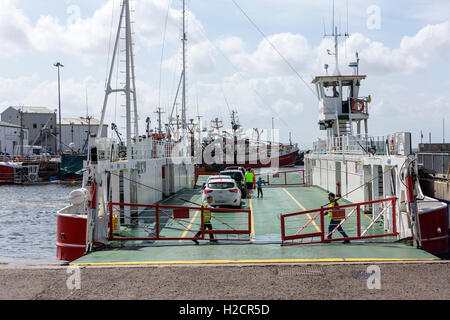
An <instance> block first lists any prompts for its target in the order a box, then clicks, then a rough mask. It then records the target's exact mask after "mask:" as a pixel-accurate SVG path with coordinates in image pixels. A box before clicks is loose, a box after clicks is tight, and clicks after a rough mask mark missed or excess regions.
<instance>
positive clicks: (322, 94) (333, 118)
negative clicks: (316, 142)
mask: <svg viewBox="0 0 450 320" xmlns="http://www.w3.org/2000/svg"><path fill="white" fill-rule="evenodd" d="M365 78H366V76H364V75H350V76H341V75H336V76H318V77H316V78H315V79H314V80H313V82H312V83H313V84H315V86H316V90H317V96H318V98H319V126H320V129H321V130H328V129H332V130H328V131H332V132H330V133H331V135H333V136H342V135H345V134H353V126H352V123H353V122H356V127H357V128H356V130H357V132H356V133H357V134H358V135H359V134H361V121H364V125H365V133H366V134H367V119H368V118H369V113H368V104H369V103H370V96H369V97H364V98H362V97H359V89H360V86H361V81H362V80H364V79H365Z"/></svg>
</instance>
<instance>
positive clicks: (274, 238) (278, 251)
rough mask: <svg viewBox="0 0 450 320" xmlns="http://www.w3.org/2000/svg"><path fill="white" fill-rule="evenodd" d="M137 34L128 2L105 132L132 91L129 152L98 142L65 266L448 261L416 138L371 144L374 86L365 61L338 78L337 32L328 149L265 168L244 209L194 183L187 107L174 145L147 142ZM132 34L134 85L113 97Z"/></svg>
mask: <svg viewBox="0 0 450 320" xmlns="http://www.w3.org/2000/svg"><path fill="white" fill-rule="evenodd" d="M183 12H185V10H184V8H183ZM130 25H131V22H130V4H129V0H123V5H122V7H121V15H120V21H119V28H118V30H119V32H118V34H117V37H116V44H115V49H114V54H113V59H112V63H111V69H110V70H111V72H110V78H109V82H108V86H107V90H106V94H105V101H104V107H103V111H102V117H101V122H102V123H101V124H103V122H104V118H105V113H106V110H107V105H108V96H109V95H110V94H112V93H115V92H122V93H123V94H124V95H125V97H126V102H127V104H126V119H127V134H126V144H125V149H126V150H124V147H123V145H122V143H121V142H117V141H116V140H114V139H112V138H106V137H102V136H101V135H100V134H101V133H100V132H99V133H98V135H97V136H96V137H94V138H92V139H90V141H89V148H88V158H87V160H86V161H85V164H84V169H83V184H82V188H80V189H78V190H75V191H73V192H71V194H70V195H69V200H70V203H71V204H70V205H69V206H67V207H65V208H63V209H61V210H59V211H58V213H57V239H56V247H57V258H58V259H60V260H62V261H68V262H69V263H70V264H72V265H78V266H91V265H97V266H98V265H160V264H172V265H173V264H236V263H238V264H243V263H244V264H245V263H314V262H333V263H334V262H336V263H340V262H354V261H363V262H367V261H377V262H382V261H432V260H439V257H438V255H439V254H441V253H445V252H448V216H447V206H446V204H445V203H443V202H440V201H437V200H435V199H432V198H429V197H426V196H424V195H423V193H422V192H421V189H420V185H419V184H418V179H417V161H416V158H415V157H414V156H413V155H412V154H411V134H410V133H396V134H392V135H387V136H386V137H379V138H375V137H370V136H369V135H368V130H367V128H368V119H369V111H370V109H369V108H370V102H371V97H369V96H367V97H360V95H359V89H360V86H361V83H362V81H363V80H364V79H365V78H366V76H364V75H359V74H358V72H357V66H358V63H356V64H353V65H352V68H353V69H354V72H353V74H352V75H348V76H343V75H341V74H340V72H339V71H338V70H339V69H338V65H339V64H338V52H337V47H338V36H337V30H336V34H334V36H335V42H336V52H335V54H336V72H335V75H332V76H328V75H326V76H317V77H316V78H315V79H314V81H313V84H314V85H315V87H316V92H317V97H318V101H319V128H320V129H322V130H325V131H326V132H327V139H326V140H320V141H318V142H317V143H315V144H314V150H313V151H312V152H311V153H309V154H307V155H305V167H304V168H290V169H286V168H283V169H280V168H279V167H272V168H265V169H260V170H256V179H257V180H259V179H261V180H262V181H263V182H264V185H265V186H264V187H263V195H262V197H257V196H256V193H254V195H253V197H252V198H249V199H243V200H242V201H243V203H242V204H243V206H242V208H240V209H230V208H221V207H216V208H207V209H205V208H204V207H203V206H201V204H202V203H201V199H202V193H203V192H204V191H203V189H202V188H200V187H197V185H202V182H203V181H206V179H207V176H205V175H198V176H196V174H195V163H196V161H195V154H194V156H193V152H192V151H193V150H192V145H190V144H189V140H191V139H190V136H189V134H188V131H187V128H188V126H187V121H186V118H185V111H186V110H185V103H184V102H183V112H182V117H181V126H180V131H178V132H175V133H174V134H171V137H170V139H167V137H158V138H155V137H153V136H152V135H150V134H147V135H144V136H140V135H139V131H138V123H137V101H136V87H135V84H134V61H133V46H132V43H133V42H132V37H131V35H132V34H131V31H130ZM122 27H124V28H123V29H124V30H125V35H126V36H125V41H126V50H125V54H126V56H125V62H126V72H125V76H126V79H125V80H126V81H125V83H126V85H125V88H119V89H113V88H112V87H111V83H112V81H111V75H112V70H114V64H115V61H116V59H117V43H118V41H119V40H120V30H122ZM183 34H185V33H184V30H183ZM182 41H183V44H184V43H185V41H186V36H184V37H183V39H182ZM183 91H184V90H183ZM344 92H347V96H344ZM183 101H185V99H184V98H183ZM133 116H134V118H133ZM133 119H134V123H133ZM363 124H364V133H362V131H361V130H362V125H363ZM354 126H356V129H354V128H353V127H354ZM99 127H102V125H100V126H99ZM133 130H134V133H133ZM354 131H355V132H354ZM219 150H220V149H219ZM330 193H334V195H335V196H336V198H334V199H332V200H330V198H329V196H330ZM336 200H337V203H335V201H336ZM330 204H334V206H332V207H330ZM205 211H209V212H211V225H212V229H210V228H208V229H207V228H205V220H204V217H205V214H206V213H208V212H205ZM332 220H333V221H334V222H335V223H334V224H331V223H330V221H332ZM336 221H337V222H336ZM342 230H345V233H344V234H341V231H342ZM199 231H201V232H200V233H198V232H199ZM211 236H214V240H215V241H210V239H211ZM197 242H198V243H199V245H197V244H196V243H197Z"/></svg>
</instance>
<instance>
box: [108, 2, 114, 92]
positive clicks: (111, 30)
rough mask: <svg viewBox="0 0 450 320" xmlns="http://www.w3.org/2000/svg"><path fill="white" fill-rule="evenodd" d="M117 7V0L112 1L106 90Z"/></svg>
mask: <svg viewBox="0 0 450 320" xmlns="http://www.w3.org/2000/svg"><path fill="white" fill-rule="evenodd" d="M115 7H116V0H113V1H112V10H111V26H110V28H109V42H108V59H107V60H106V69H105V70H106V73H105V89H106V85H107V84H108V69H109V60H110V59H111V43H112V32H113V25H114V11H115Z"/></svg>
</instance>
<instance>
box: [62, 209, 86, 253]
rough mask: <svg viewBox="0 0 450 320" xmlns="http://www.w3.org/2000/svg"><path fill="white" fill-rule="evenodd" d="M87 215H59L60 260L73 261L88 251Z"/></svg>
mask: <svg viewBox="0 0 450 320" xmlns="http://www.w3.org/2000/svg"><path fill="white" fill-rule="evenodd" d="M86 227H87V220H86V218H85V217H82V216H76V215H73V216H71V215H61V214H58V216H57V231H56V232H57V237H58V238H57V240H56V248H57V252H56V257H57V259H58V260H63V261H73V260H76V259H78V258H80V257H82V256H83V255H84V254H85V252H86Z"/></svg>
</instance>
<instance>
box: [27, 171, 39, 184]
mask: <svg viewBox="0 0 450 320" xmlns="http://www.w3.org/2000/svg"><path fill="white" fill-rule="evenodd" d="M37 178H38V175H37V174H36V173H34V172H33V173H30V174H29V175H28V180H30V182H36V180H37Z"/></svg>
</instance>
